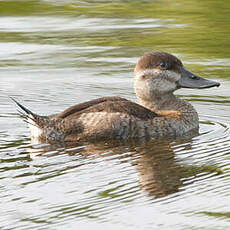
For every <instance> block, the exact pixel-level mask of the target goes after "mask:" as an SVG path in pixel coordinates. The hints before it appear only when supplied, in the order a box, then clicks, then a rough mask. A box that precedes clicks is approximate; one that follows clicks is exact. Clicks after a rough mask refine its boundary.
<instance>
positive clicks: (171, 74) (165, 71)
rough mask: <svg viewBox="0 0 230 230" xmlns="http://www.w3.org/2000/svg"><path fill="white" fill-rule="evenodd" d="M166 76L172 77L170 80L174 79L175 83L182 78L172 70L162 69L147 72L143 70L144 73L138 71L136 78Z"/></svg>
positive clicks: (147, 70)
mask: <svg viewBox="0 0 230 230" xmlns="http://www.w3.org/2000/svg"><path fill="white" fill-rule="evenodd" d="M165 73H166V75H167V76H170V78H173V79H175V81H178V80H179V79H180V77H181V75H180V74H179V73H176V72H174V71H170V70H163V71H162V70H160V69H146V70H143V71H137V72H135V77H136V78H139V77H141V76H143V75H145V74H146V75H161V74H162V75H165Z"/></svg>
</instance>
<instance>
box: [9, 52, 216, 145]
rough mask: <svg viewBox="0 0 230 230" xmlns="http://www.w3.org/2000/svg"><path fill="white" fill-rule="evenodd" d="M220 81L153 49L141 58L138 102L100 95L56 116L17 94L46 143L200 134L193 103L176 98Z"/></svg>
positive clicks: (137, 76)
mask: <svg viewBox="0 0 230 230" xmlns="http://www.w3.org/2000/svg"><path fill="white" fill-rule="evenodd" d="M214 86H216V87H218V86H220V83H218V82H216V81H212V80H209V79H205V78H203V77H201V76H198V75H196V74H194V73H192V72H190V71H189V70H187V69H186V68H185V66H184V65H183V64H182V62H181V60H179V59H178V58H177V57H176V56H174V55H173V54H170V53H166V52H162V51H152V52H148V53H145V54H144V55H143V56H142V57H140V58H139V60H138V62H137V64H136V67H135V69H134V89H135V93H136V96H137V99H138V102H139V103H135V102H132V101H130V100H127V99H125V98H122V97H119V96H108V97H101V98H97V99H94V100H91V101H87V102H83V103H80V104H77V105H73V106H71V107H69V108H67V109H66V110H64V111H62V112H60V113H57V114H52V115H47V116H44V115H38V114H36V113H34V112H32V111H30V110H29V109H28V108H26V107H25V106H24V105H22V104H20V103H19V102H18V101H16V100H15V99H14V98H12V100H13V101H14V102H15V103H16V104H17V106H19V108H20V111H21V112H19V115H20V117H22V118H23V119H24V121H25V122H26V123H28V125H29V128H30V131H31V138H34V139H37V140H39V141H45V142H84V141H87V142H88V141H100V140H106V141H108V140H115V139H116V140H117V139H118V140H127V139H130V138H142V137H150V138H161V137H163V138H164V137H170V138H177V137H183V136H186V135H187V134H188V133H194V132H198V130H199V117H198V113H197V112H196V110H195V109H194V107H193V106H192V105H191V104H190V103H189V102H188V101H185V100H183V99H181V98H179V97H177V96H176V95H175V94H174V92H175V91H176V90H178V89H180V88H191V89H205V88H211V87H214Z"/></svg>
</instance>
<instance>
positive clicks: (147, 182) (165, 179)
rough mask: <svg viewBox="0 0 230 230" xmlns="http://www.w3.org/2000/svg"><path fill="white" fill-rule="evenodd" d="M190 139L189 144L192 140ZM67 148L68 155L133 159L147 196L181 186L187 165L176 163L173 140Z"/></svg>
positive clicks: (125, 160) (172, 190)
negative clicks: (172, 145)
mask: <svg viewBox="0 0 230 230" xmlns="http://www.w3.org/2000/svg"><path fill="white" fill-rule="evenodd" d="M180 142H181V141H180ZM187 143H188V146H189V143H190V141H187ZM52 148H54V146H46V147H44V148H43V151H44V152H47V151H51V150H53V149H52ZM66 150H67V151H66V152H68V154H69V155H75V154H81V155H83V156H84V157H90V158H91V160H93V159H94V158H98V157H103V158H104V159H105V160H106V161H107V160H114V159H120V161H119V162H120V163H121V164H122V163H123V162H127V161H130V162H131V165H132V166H134V167H135V168H136V169H137V172H138V175H139V184H140V188H141V189H142V190H143V191H145V192H146V193H147V195H148V196H154V197H163V196H166V195H168V194H172V193H175V192H178V190H179V188H180V186H182V183H181V178H183V175H184V173H183V172H185V169H184V168H183V167H182V166H181V165H179V164H177V163H176V161H175V158H174V151H173V150H172V148H171V141H170V140H154V141H153V140H151V141H146V140H144V141H143V142H142V141H139V142H138V143H137V142H136V141H131V142H129V143H125V144H124V143H121V142H118V141H115V142H113V143H112V142H110V143H109V144H108V143H97V144H88V145H85V146H84V147H82V148H81V147H76V148H74V147H73V146H71V147H69V146H68V148H66ZM111 156H113V157H111ZM118 173H119V172H118Z"/></svg>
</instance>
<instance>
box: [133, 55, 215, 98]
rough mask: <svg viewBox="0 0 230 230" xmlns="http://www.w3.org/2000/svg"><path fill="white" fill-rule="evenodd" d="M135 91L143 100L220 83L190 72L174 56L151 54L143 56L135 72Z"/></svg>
mask: <svg viewBox="0 0 230 230" xmlns="http://www.w3.org/2000/svg"><path fill="white" fill-rule="evenodd" d="M134 82H135V91H136V94H137V97H138V98H140V99H142V100H151V98H152V97H153V96H155V95H158V96H160V95H164V94H170V93H173V92H174V91H175V90H177V89H179V88H194V89H204V88H210V87H214V86H219V85H220V83H218V82H215V81H211V80H208V79H205V78H202V77H200V76H198V75H196V74H193V73H191V72H189V71H188V70H187V69H186V68H185V67H184V66H183V64H182V62H181V61H180V60H179V59H178V58H176V57H175V56H174V55H172V54H169V53H164V52H151V53H147V54H145V55H144V56H142V57H141V58H140V59H139V61H138V62H137V65H136V67H135V70H134Z"/></svg>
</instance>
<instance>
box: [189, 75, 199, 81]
mask: <svg viewBox="0 0 230 230" xmlns="http://www.w3.org/2000/svg"><path fill="white" fill-rule="evenodd" d="M191 78H192V79H193V80H199V77H198V76H196V75H191Z"/></svg>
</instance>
